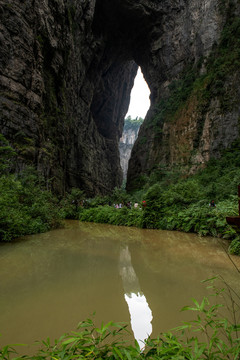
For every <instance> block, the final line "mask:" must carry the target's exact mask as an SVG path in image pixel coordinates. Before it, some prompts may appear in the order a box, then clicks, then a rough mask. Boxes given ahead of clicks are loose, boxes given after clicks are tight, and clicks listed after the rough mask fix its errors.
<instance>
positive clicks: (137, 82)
mask: <svg viewBox="0 0 240 360" xmlns="http://www.w3.org/2000/svg"><path fill="white" fill-rule="evenodd" d="M149 107H150V90H149V87H148V84H147V82H146V81H145V79H144V76H143V74H142V71H141V68H140V67H138V71H137V75H136V77H135V79H134V85H133V88H132V91H131V95H130V104H129V108H128V112H127V114H126V116H125V121H124V128H123V133H122V137H121V139H120V143H119V152H120V162H121V168H122V170H123V181H124V180H126V177H127V170H128V161H129V159H130V156H131V151H132V148H133V145H134V143H135V141H136V139H137V136H138V131H139V129H140V126H141V124H142V123H143V120H144V118H145V116H146V114H147V111H148V109H149Z"/></svg>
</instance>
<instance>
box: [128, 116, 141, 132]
mask: <svg viewBox="0 0 240 360" xmlns="http://www.w3.org/2000/svg"><path fill="white" fill-rule="evenodd" d="M142 123H143V118H141V117H138V116H137V117H136V119H132V118H131V116H128V117H127V118H126V119H125V120H124V130H125V131H127V130H129V129H132V130H136V131H137V130H138V129H139V127H140V126H141V125H142Z"/></svg>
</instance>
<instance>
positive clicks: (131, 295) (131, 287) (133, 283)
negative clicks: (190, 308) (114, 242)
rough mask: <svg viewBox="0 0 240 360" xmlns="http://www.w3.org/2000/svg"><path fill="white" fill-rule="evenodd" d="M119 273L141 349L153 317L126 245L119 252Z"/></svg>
mask: <svg viewBox="0 0 240 360" xmlns="http://www.w3.org/2000/svg"><path fill="white" fill-rule="evenodd" d="M119 272H120V275H121V278H122V281H123V287H124V292H125V294H124V298H125V300H126V302H127V304H128V309H129V313H130V322H131V327H132V331H133V334H134V337H135V339H136V340H137V341H138V343H139V346H140V348H142V347H143V343H144V340H145V339H147V338H148V336H149V335H151V333H152V319H153V317H152V311H151V309H150V307H149V305H148V302H147V299H146V297H145V296H144V294H143V293H142V292H141V289H140V285H139V281H138V278H137V275H136V272H135V270H134V268H133V266H132V262H131V254H130V251H129V248H128V246H127V245H126V246H125V247H123V248H122V249H121V251H120V260H119Z"/></svg>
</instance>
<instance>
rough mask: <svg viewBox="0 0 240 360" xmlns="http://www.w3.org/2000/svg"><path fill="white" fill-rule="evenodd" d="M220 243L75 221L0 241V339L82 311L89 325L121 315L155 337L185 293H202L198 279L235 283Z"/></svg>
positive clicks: (28, 338)
mask: <svg viewBox="0 0 240 360" xmlns="http://www.w3.org/2000/svg"><path fill="white" fill-rule="evenodd" d="M226 246H227V244H226V243H224V242H223V240H219V239H215V238H201V237H198V236H197V235H193V234H185V233H179V232H168V231H159V230H142V229H134V228H127V227H115V226H109V225H99V224H90V223H80V222H78V221H68V222H66V228H64V229H59V230H54V231H51V232H48V233H45V234H40V235H33V236H27V237H24V238H23V239H21V240H20V241H17V242H15V243H11V244H1V246H0V309H1V312H0V333H1V334H2V336H1V338H0V345H5V344H7V343H28V344H29V343H30V344H31V343H33V342H34V341H35V340H39V339H45V338H46V337H47V336H49V337H50V338H51V339H55V338H57V337H59V336H60V335H62V334H63V333H65V332H69V331H71V330H75V329H76V326H77V324H78V322H79V321H81V320H84V319H87V318H89V317H91V318H93V319H94V321H95V323H96V324H97V325H99V324H100V323H101V322H102V321H103V322H108V321H109V320H113V321H124V322H128V323H129V329H130V330H131V329H132V330H131V331H132V332H133V334H134V336H135V338H136V339H138V340H139V341H140V340H142V339H144V338H145V337H146V336H147V334H151V335H152V336H157V335H158V334H159V333H160V332H163V331H167V330H169V329H170V328H172V327H175V326H177V325H180V322H181V321H182V320H186V319H187V318H188V314H187V313H185V312H180V309H181V308H182V307H183V306H184V305H189V304H191V298H192V297H195V298H197V299H198V300H200V299H201V298H202V297H203V296H204V295H205V294H207V290H206V286H205V285H203V284H201V280H203V279H206V278H209V277H212V276H214V275H216V274H221V275H222V276H223V277H224V279H225V280H226V281H227V282H228V283H229V284H230V285H231V286H232V287H234V289H235V290H236V291H239V290H240V286H239V283H240V282H239V273H238V272H237V271H236V269H235V267H234V266H233V264H232V262H231V261H230V259H229V257H228V256H227V255H226V253H225V251H224V247H225V248H226ZM232 260H233V261H234V262H235V263H236V265H237V266H239V265H240V262H239V258H238V257H232ZM239 267H240V266H239ZM94 312H95V315H94V316H93V315H92V314H93V313H94ZM192 317H193V315H192V314H191V318H192Z"/></svg>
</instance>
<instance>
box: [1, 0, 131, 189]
mask: <svg viewBox="0 0 240 360" xmlns="http://www.w3.org/2000/svg"><path fill="white" fill-rule="evenodd" d="M96 11H97V10H96V9H95V1H90V0H87V1H83V0H81V1H79V0H76V1H70V0H69V1H62V0H49V1H47V0H43V1H34V0H32V1H31V0H26V1H19V0H14V1H10V2H9V0H1V1H0V17H1V19H0V24H1V25H0V29H1V35H0V42H1V46H0V74H1V75H0V83H1V98H0V102H1V109H0V116H1V132H3V134H4V135H5V136H6V138H7V139H8V140H10V142H11V144H12V145H13V146H14V148H15V149H16V150H17V152H18V156H19V159H18V167H19V169H18V170H21V168H22V167H23V164H25V163H30V164H32V163H33V164H34V165H35V166H36V167H37V168H38V169H39V171H40V172H42V173H43V175H44V176H45V178H46V179H47V180H50V179H51V182H52V184H53V187H54V189H55V190H57V191H58V192H63V191H64V190H65V189H66V188H70V187H80V188H82V189H84V190H85V191H86V193H87V194H88V195H94V194H97V193H103V194H104V193H107V192H108V191H109V190H111V189H113V188H114V187H115V186H119V185H120V184H121V181H122V172H121V168H120V160H119V153H118V142H119V138H120V136H121V133H122V128H123V122H124V115H125V113H126V112H127V109H128V104H129V93H130V89H131V87H132V84H133V79H134V77H135V74H136V70H137V65H136V64H135V62H134V61H133V60H132V58H131V57H129V55H128V53H127V52H126V51H123V50H122V44H121V42H120V41H119V42H118V41H117V40H114V41H112V40H111V36H112V35H111V33H110V36H108V34H107V33H106V32H105V31H104V29H102V28H101V26H102V25H104V22H103V23H102V22H101V20H100V19H98V15H96ZM97 12H98V11H97ZM99 16H100V14H99ZM99 27H100V28H99Z"/></svg>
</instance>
